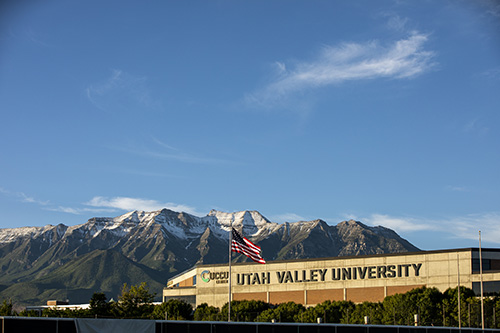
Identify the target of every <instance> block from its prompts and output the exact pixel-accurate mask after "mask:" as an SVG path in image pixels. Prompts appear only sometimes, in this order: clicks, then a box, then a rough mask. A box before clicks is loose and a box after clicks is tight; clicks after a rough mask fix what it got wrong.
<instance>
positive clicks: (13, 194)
mask: <svg viewBox="0 0 500 333" xmlns="http://www.w3.org/2000/svg"><path fill="white" fill-rule="evenodd" d="M0 193H3V194H4V195H6V196H9V197H14V198H17V199H19V200H20V201H21V202H26V203H33V204H37V205H40V206H46V205H48V204H49V201H44V200H39V199H35V198H34V197H31V196H28V195H26V194H25V193H24V192H12V191H9V190H7V189H5V188H2V187H0Z"/></svg>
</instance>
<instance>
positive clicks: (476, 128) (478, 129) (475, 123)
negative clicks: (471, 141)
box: [463, 119, 489, 135]
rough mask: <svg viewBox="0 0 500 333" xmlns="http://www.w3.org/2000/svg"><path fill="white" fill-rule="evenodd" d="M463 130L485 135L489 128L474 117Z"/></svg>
mask: <svg viewBox="0 0 500 333" xmlns="http://www.w3.org/2000/svg"><path fill="white" fill-rule="evenodd" d="M463 131H464V132H465V133H476V134H480V135H484V134H487V133H488V132H489V128H488V127H487V126H485V125H484V124H483V123H482V122H481V121H480V120H478V119H472V120H471V121H469V122H468V123H466V124H465V125H464V127H463Z"/></svg>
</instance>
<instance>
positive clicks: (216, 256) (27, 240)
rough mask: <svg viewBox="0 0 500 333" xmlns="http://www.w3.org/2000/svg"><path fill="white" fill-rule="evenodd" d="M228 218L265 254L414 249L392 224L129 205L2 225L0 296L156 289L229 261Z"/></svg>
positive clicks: (42, 297)
mask: <svg viewBox="0 0 500 333" xmlns="http://www.w3.org/2000/svg"><path fill="white" fill-rule="evenodd" d="M231 225H232V226H233V227H235V228H236V229H237V230H239V231H241V233H242V234H243V235H245V236H246V237H247V238H249V239H251V240H252V241H254V242H255V243H257V244H258V245H259V246H261V247H262V250H263V256H264V258H265V259H266V260H267V261H270V260H281V259H298V258H319V257H333V256H351V255H364V254H375V253H394V252H407V251H418V249H417V248H416V247H415V246H413V245H412V244H410V243H409V242H408V241H406V240H404V239H402V238H401V237H399V236H398V235H397V234H396V233H395V232H394V231H392V230H390V229H387V228H384V227H380V226H379V227H368V226H366V225H364V224H363V223H361V222H357V221H352V220H351V221H344V222H341V223H339V224H338V225H336V226H330V225H328V224H327V223H325V222H324V221H322V220H314V221H302V222H294V223H288V222H287V223H284V224H278V223H273V222H271V221H269V220H268V219H266V218H265V217H264V216H262V215H261V214H260V213H259V212H257V211H242V212H236V213H224V212H219V211H215V210H212V211H211V212H210V213H209V214H208V215H206V216H204V217H197V216H193V215H190V214H187V213H178V212H174V211H171V210H168V209H163V210H160V211H155V212H143V211H134V212H129V213H127V214H124V215H121V216H118V217H115V218H91V219H90V220H88V221H87V222H86V223H84V224H80V225H76V226H70V227H68V226H65V225H63V224H59V225H57V226H52V225H47V226H44V227H25V228H16V229H0V300H1V299H2V298H8V297H12V299H13V300H14V301H16V302H20V303H22V304H41V303H45V301H46V300H47V299H70V301H71V302H72V303H78V302H87V301H88V300H89V299H90V297H91V296H92V293H93V292H95V291H102V292H105V293H106V294H107V295H108V297H114V298H115V299H116V297H117V296H118V294H119V293H120V289H121V286H122V285H123V283H128V284H129V285H130V284H138V283H140V282H142V281H146V282H148V284H149V286H150V288H151V290H152V291H154V292H156V293H157V294H158V295H161V290H162V287H163V286H164V285H165V283H166V281H167V279H168V278H169V277H171V276H173V275H175V274H177V273H179V272H181V271H183V270H186V269H188V268H190V267H192V266H194V265H196V264H211V263H224V262H227V261H228V237H229V230H230V227H231ZM247 260H248V259H247V258H246V257H245V256H242V255H236V254H234V255H233V261H247Z"/></svg>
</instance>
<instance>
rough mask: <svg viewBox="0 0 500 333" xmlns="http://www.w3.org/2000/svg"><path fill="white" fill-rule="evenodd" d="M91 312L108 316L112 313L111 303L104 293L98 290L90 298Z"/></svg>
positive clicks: (94, 314)
mask: <svg viewBox="0 0 500 333" xmlns="http://www.w3.org/2000/svg"><path fill="white" fill-rule="evenodd" d="M89 303H90V304H89V305H90V314H92V315H93V316H96V317H98V316H100V317H108V316H110V314H111V304H110V303H108V299H107V297H106V295H105V294H104V293H101V292H96V293H94V294H93V295H92V298H91V299H90V302H89Z"/></svg>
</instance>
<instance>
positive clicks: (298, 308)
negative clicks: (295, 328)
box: [0, 283, 500, 328]
mask: <svg viewBox="0 0 500 333" xmlns="http://www.w3.org/2000/svg"><path fill="white" fill-rule="evenodd" d="M154 297H155V294H152V293H150V292H149V289H148V286H147V284H146V283H142V284H140V285H136V286H130V287H129V286H127V284H124V285H123V288H122V293H121V295H120V296H119V298H118V301H113V300H108V299H107V297H106V295H105V294H104V293H101V292H96V293H94V294H93V295H92V298H91V299H90V302H89V304H90V306H89V308H88V309H65V310H62V309H55V308H47V309H44V310H43V311H42V312H41V313H40V312H37V311H27V310H23V311H21V312H20V313H15V312H14V311H13V306H12V302H11V301H6V300H4V301H3V304H2V305H1V306H0V316H12V315H19V316H43V317H68V318H77V317H87V318H88V317H99V318H141V319H157V320H162V319H167V320H196V321H227V320H228V303H226V304H225V305H224V306H223V307H222V308H217V307H214V306H210V305H208V304H206V303H203V304H201V305H199V306H198V307H196V308H195V309H194V308H193V307H192V305H191V304H188V303H186V302H184V301H182V300H177V299H170V300H168V301H167V302H163V303H161V304H153V299H154ZM458 309H459V304H458V288H452V289H448V290H446V291H445V292H440V291H439V290H438V289H436V288H427V287H422V288H417V289H413V290H411V291H408V292H406V293H403V294H395V295H392V296H387V297H386V298H385V299H384V300H383V301H382V302H364V303H358V304H356V303H353V302H351V301H324V302H323V303H320V304H317V305H316V306H311V307H307V308H306V307H304V306H303V305H302V304H297V303H294V302H287V303H282V304H269V303H266V302H262V301H255V300H251V301H232V302H231V320H232V321H252V322H272V321H275V322H297V323H316V322H318V320H319V321H321V322H323V323H341V324H364V323H366V321H368V322H369V323H370V324H378V325H414V323H415V315H418V324H419V325H420V326H433V325H434V326H453V327H457V326H459V320H460V322H461V326H462V327H481V306H480V299H479V298H478V297H476V296H475V295H474V292H473V291H472V290H471V289H469V288H465V287H460V318H459V310H458ZM484 310H485V311H484V313H485V327H488V328H500V318H497V316H498V315H500V297H499V296H498V295H496V296H489V297H486V298H484Z"/></svg>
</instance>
